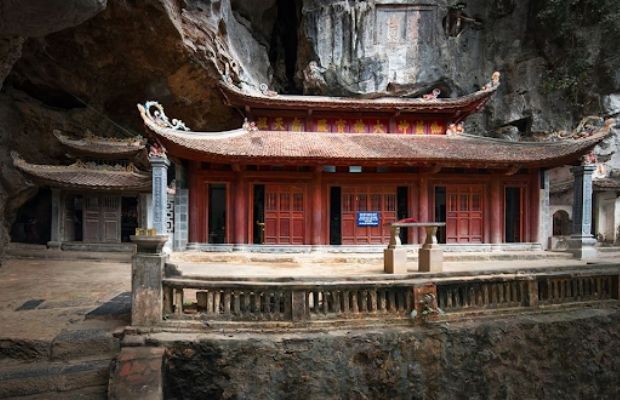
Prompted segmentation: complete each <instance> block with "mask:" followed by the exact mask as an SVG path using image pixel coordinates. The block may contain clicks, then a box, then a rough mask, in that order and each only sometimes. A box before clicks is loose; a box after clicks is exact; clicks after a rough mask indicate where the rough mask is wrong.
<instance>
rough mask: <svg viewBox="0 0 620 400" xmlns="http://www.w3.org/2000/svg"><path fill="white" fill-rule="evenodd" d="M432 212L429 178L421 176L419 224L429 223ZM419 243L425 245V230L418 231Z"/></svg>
mask: <svg viewBox="0 0 620 400" xmlns="http://www.w3.org/2000/svg"><path fill="white" fill-rule="evenodd" d="M429 211H430V210H429V209H428V177H426V176H420V187H419V188H418V219H419V222H429V218H430V212H429ZM418 232H419V234H418V243H420V244H422V243H424V239H425V238H426V232H425V231H424V229H423V228H420V229H419V230H418Z"/></svg>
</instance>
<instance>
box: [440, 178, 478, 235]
mask: <svg viewBox="0 0 620 400" xmlns="http://www.w3.org/2000/svg"><path fill="white" fill-rule="evenodd" d="M483 194H484V187H483V186H482V185H448V186H446V210H447V213H446V242H447V243H482V235H483V232H484V229H483V227H484V225H483V223H484V221H483V214H482V210H483V209H484V207H483V204H482V203H483V198H484V196H483Z"/></svg>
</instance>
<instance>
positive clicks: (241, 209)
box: [231, 165, 248, 244]
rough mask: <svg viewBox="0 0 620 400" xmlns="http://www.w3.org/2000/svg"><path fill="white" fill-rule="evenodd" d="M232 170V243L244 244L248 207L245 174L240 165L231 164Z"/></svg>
mask: <svg viewBox="0 0 620 400" xmlns="http://www.w3.org/2000/svg"><path fill="white" fill-rule="evenodd" d="M233 171H235V197H234V201H233V207H234V208H233V209H232V210H231V211H232V215H233V216H234V217H233V218H234V220H233V226H234V230H233V244H244V243H245V242H246V237H247V235H246V230H247V218H246V215H247V209H248V196H247V190H246V189H247V188H246V186H247V185H246V182H245V174H244V173H243V170H242V167H241V166H239V165H233Z"/></svg>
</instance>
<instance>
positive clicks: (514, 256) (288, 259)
mask: <svg viewBox="0 0 620 400" xmlns="http://www.w3.org/2000/svg"><path fill="white" fill-rule="evenodd" d="M572 258H573V255H572V254H571V253H568V252H556V251H498V252H444V261H446V262H468V261H512V260H558V259H561V260H564V259H566V260H569V259H572ZM417 259H418V252H417V250H415V249H413V250H410V251H408V252H407V260H408V261H417ZM171 261H172V262H175V261H191V262H206V263H208V262H213V263H224V262H232V263H292V264H375V263H381V262H383V254H380V253H379V254H377V253H375V254H354V253H353V254H337V255H335V254H325V253H323V254H321V253H312V254H269V253H265V254H261V253H219V252H215V253H208V252H187V253H176V254H173V257H172V259H171Z"/></svg>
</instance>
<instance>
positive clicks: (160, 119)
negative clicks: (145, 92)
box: [138, 101, 190, 131]
mask: <svg viewBox="0 0 620 400" xmlns="http://www.w3.org/2000/svg"><path fill="white" fill-rule="evenodd" d="M138 108H140V111H141V112H143V113H144V115H145V116H146V117H147V118H148V119H150V120H151V121H153V122H154V123H155V124H157V125H158V126H160V127H162V128H168V129H173V130H175V131H189V130H190V129H189V128H188V127H187V126H186V125H185V123H184V122H183V121H181V120H180V119H176V118H173V119H172V121H170V119H168V116H167V115H166V113H165V112H164V107H163V106H162V105H161V104H159V102H157V101H147V102H145V103H144V105H142V104H138Z"/></svg>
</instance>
